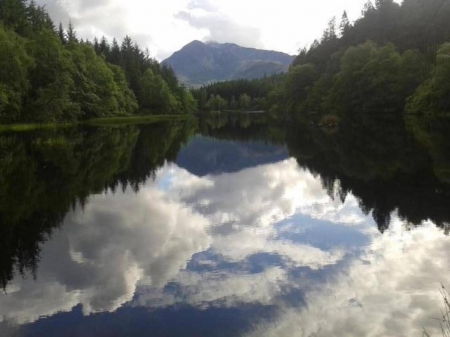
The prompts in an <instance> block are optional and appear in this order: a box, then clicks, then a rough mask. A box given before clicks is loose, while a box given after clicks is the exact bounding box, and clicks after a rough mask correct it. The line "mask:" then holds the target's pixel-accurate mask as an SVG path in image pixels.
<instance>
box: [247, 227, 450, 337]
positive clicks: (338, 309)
mask: <svg viewBox="0 0 450 337" xmlns="http://www.w3.org/2000/svg"><path fill="white" fill-rule="evenodd" d="M403 225H404V224H403V223H402V222H401V221H399V220H398V218H397V219H396V221H395V223H394V224H392V228H391V229H390V230H389V231H387V232H386V233H385V235H382V236H380V237H379V238H378V239H377V240H374V241H373V242H372V244H371V245H370V246H369V247H367V249H366V253H365V254H364V255H363V256H362V257H361V259H359V260H355V261H354V262H353V263H352V264H351V265H350V266H349V267H348V269H345V270H344V271H343V272H342V273H341V274H339V275H337V276H336V277H335V278H334V281H330V282H329V283H327V284H325V285H322V286H320V287H317V288H316V289H315V290H314V291H311V292H309V293H308V294H307V298H306V302H307V307H306V308H302V309H294V308H293V309H286V310H285V311H282V312H281V314H280V317H279V318H278V319H277V322H276V323H275V324H272V325H268V324H266V323H261V325H260V326H259V327H258V328H256V329H255V331H254V332H252V333H251V334H250V335H252V336H280V337H283V336H299V337H301V336H317V337H320V336H331V335H333V336H374V337H375V336H376V337H378V336H379V337H381V336H421V335H422V327H427V330H428V332H430V333H431V334H432V335H440V331H439V329H437V328H436V324H437V323H436V321H435V320H433V319H431V317H439V316H440V315H439V314H440V312H439V310H440V308H441V307H442V305H443V302H442V298H441V295H440V292H439V289H440V282H442V283H444V284H450V278H449V276H448V273H447V271H448V269H449V268H450V254H449V253H450V241H449V240H448V237H447V236H445V235H444V233H443V232H442V231H441V230H440V229H438V228H436V226H435V225H434V224H424V226H423V227H420V228H417V229H414V230H412V231H411V232H405V230H404V227H403Z"/></svg>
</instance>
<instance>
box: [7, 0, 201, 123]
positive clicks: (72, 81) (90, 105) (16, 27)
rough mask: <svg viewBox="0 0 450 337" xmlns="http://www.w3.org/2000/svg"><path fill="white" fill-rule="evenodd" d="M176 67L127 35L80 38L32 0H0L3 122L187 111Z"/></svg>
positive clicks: (190, 106) (191, 106) (187, 96)
mask: <svg viewBox="0 0 450 337" xmlns="http://www.w3.org/2000/svg"><path fill="white" fill-rule="evenodd" d="M194 107H195V101H194V99H193V97H192V95H191V94H190V92H189V91H188V90H186V89H185V88H184V87H183V86H182V85H181V84H180V83H179V82H178V80H177V78H176V76H175V74H174V72H173V71H172V69H170V68H168V67H167V66H161V65H160V64H159V63H158V62H157V61H156V60H154V59H152V58H151V57H150V56H149V53H148V52H145V51H143V50H142V49H141V48H140V47H139V46H138V45H137V44H136V43H134V42H133V41H132V39H131V38H130V37H128V36H127V37H126V38H125V39H124V40H123V41H122V43H121V45H119V44H118V42H117V41H116V40H113V41H112V43H111V44H109V43H108V41H107V40H106V39H105V38H102V39H101V41H100V42H98V40H97V39H96V40H95V41H94V42H89V41H83V40H80V39H79V38H78V37H77V34H76V31H75V29H74V27H73V25H72V24H69V27H68V28H67V29H64V28H63V26H62V25H61V24H60V25H59V27H58V28H56V27H55V25H54V23H53V22H52V20H51V18H50V17H49V15H48V13H47V12H46V11H45V9H44V8H43V7H42V6H38V5H36V4H35V3H34V1H31V2H28V1H26V0H0V122H19V121H20V122H60V121H73V120H81V119H89V118H96V117H110V116H125V115H130V114H135V113H140V114H181V113H189V112H191V111H192V110H193V109H194Z"/></svg>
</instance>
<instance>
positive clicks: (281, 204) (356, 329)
mask: <svg viewBox="0 0 450 337" xmlns="http://www.w3.org/2000/svg"><path fill="white" fill-rule="evenodd" d="M351 127H352V129H351V130H352V134H349V132H350V131H349V130H350V128H351ZM381 127H383V128H384V129H385V130H386V128H387V130H386V132H385V136H383V137H381V136H377V134H376V132H374V131H375V130H376V128H381ZM395 128H397V127H396V126H395V123H394V124H393V123H388V124H386V123H385V122H383V121H380V122H379V124H375V123H374V124H372V125H365V126H360V127H359V128H354V125H351V123H349V125H347V124H345V123H342V124H341V125H340V126H339V130H338V131H337V130H333V131H332V132H329V130H328V131H327V130H322V129H319V128H317V127H315V126H313V125H308V124H305V125H303V126H296V129H295V132H292V131H291V130H290V129H289V128H288V129H286V128H285V127H284V126H281V125H278V124H277V123H276V122H273V121H270V120H269V117H268V116H266V115H258V116H247V115H223V114H221V115H217V114H216V115H209V116H203V117H201V118H200V119H199V120H198V121H197V120H188V121H180V122H168V123H158V124H152V125H145V126H133V125H129V126H115V127H102V128H77V129H65V130H56V131H45V132H34V133H20V134H12V133H7V134H0V172H1V173H0V187H1V190H2V193H1V194H0V243H1V245H0V250H1V258H0V277H1V281H2V284H3V287H4V290H5V291H4V292H3V293H2V294H0V331H2V332H3V334H6V336H9V335H11V336H13V335H19V336H43V335H45V336H113V335H118V336H120V335H131V336H149V335H155V336H160V335H164V336H179V335H183V336H198V335H202V336H236V335H242V336H312V335H314V336H330V335H335V336H341V335H355V336H392V335H405V336H406V335H408V336H413V335H417V336H419V335H421V333H422V327H423V326H426V327H427V330H428V331H429V332H431V333H433V332H434V333H439V330H437V329H436V330H433V329H434V328H436V322H435V321H433V320H432V319H430V317H438V316H439V309H440V306H441V295H440V293H439V286H440V282H442V283H443V284H450V282H449V281H450V279H449V276H448V275H447V273H446V271H447V270H448V269H449V266H450V254H449V253H450V241H449V240H448V237H447V235H446V234H447V224H448V221H449V219H450V208H449V207H447V205H448V204H449V203H448V202H449V199H450V197H449V193H448V191H449V186H448V185H447V183H446V181H447V180H446V175H445V172H446V170H445V167H446V166H445V165H446V164H445V163H446V162H447V161H446V160H447V159H446V158H445V157H443V156H442V153H443V152H442V151H441V152H439V151H437V150H436V151H430V150H429V149H426V148H424V147H423V146H422V145H421V143H420V142H418V141H417V140H416V138H415V137H414V136H413V134H412V133H409V132H407V131H405V129H400V131H399V129H395ZM386 135H387V136H386ZM389 137H392V139H390V138H389ZM393 139H395V142H393ZM355 140H357V141H355ZM383 147H384V148H383ZM0 335H1V334H0Z"/></svg>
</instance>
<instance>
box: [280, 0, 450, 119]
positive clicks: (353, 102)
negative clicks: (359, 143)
mask: <svg viewBox="0 0 450 337" xmlns="http://www.w3.org/2000/svg"><path fill="white" fill-rule="evenodd" d="M448 41H450V2H449V1H448V0H404V1H403V3H402V4H401V5H399V4H397V3H396V2H394V1H393V0H376V1H375V3H374V4H373V3H372V2H371V1H369V2H367V3H366V5H365V6H364V10H363V12H362V17H361V18H359V19H358V20H356V21H355V22H354V23H353V24H351V23H350V22H349V20H348V18H347V15H346V13H345V12H344V14H343V16H342V20H341V23H340V24H339V25H337V24H336V20H335V19H332V20H331V21H330V23H329V26H328V28H327V29H326V30H325V32H324V34H323V36H322V38H321V39H320V41H315V42H314V43H313V44H312V46H311V47H310V48H309V49H308V50H307V49H304V50H302V51H301V52H300V54H299V55H298V56H297V58H296V59H295V60H294V62H293V65H292V67H291V69H290V71H289V73H288V75H287V78H286V82H285V85H284V89H283V92H281V93H280V98H281V99H280V101H279V102H280V103H279V106H278V108H279V110H280V111H283V112H287V113H288V114H289V115H291V116H318V117H323V116H325V115H328V114H333V115H337V116H340V117H344V116H346V115H350V114H361V113H362V114H376V115H378V116H383V117H388V118H392V117H393V116H394V115H401V114H403V113H404V112H405V111H407V112H409V113H412V114H421V113H427V114H429V113H432V114H436V113H439V114H442V113H448V112H450V110H449V107H450V106H449V97H450V88H449V85H450V80H449V79H448V78H449V77H448V76H446V75H445V74H446V72H448V71H449V70H448V69H450V65H449V63H448V62H447V59H448V57H449V56H450V48H449V44H447V43H446V42H448Z"/></svg>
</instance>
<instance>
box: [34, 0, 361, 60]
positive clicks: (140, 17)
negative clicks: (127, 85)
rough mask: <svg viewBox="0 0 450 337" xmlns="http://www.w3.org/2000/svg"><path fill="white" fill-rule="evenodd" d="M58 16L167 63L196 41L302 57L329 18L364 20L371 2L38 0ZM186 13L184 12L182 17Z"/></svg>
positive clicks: (85, 34)
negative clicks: (129, 41) (129, 40)
mask: <svg viewBox="0 0 450 337" xmlns="http://www.w3.org/2000/svg"><path fill="white" fill-rule="evenodd" d="M37 2H38V3H39V4H45V5H46V6H47V9H48V10H49V12H50V14H51V16H52V18H53V19H54V20H55V21H56V22H57V23H58V21H62V22H63V23H64V24H65V25H67V23H68V20H69V19H72V21H73V23H74V24H75V26H76V28H77V30H78V33H79V35H80V36H82V37H84V38H89V39H92V38H93V37H94V36H99V37H100V36H102V35H105V36H107V37H109V38H112V37H116V38H118V39H119V40H121V39H122V38H123V37H124V36H125V35H130V36H133V37H134V38H135V39H137V41H138V43H139V44H140V45H141V46H143V47H148V48H149V49H150V51H151V53H152V55H153V56H155V57H157V58H158V59H159V60H162V59H164V58H166V57H168V56H170V54H172V53H173V52H175V51H177V50H178V49H180V48H181V47H182V46H184V45H186V44H187V43H189V42H191V41H192V40H203V41H206V40H216V41H218V42H231V43H237V44H242V45H244V46H247V47H261V48H265V49H273V50H279V51H283V52H287V53H290V54H296V53H297V51H298V49H299V48H302V47H304V46H305V45H309V44H310V43H311V42H312V41H313V40H314V39H315V38H320V36H321V34H322V32H323V30H324V29H325V28H326V25H327V22H328V21H329V19H330V18H331V17H332V16H334V15H336V16H337V19H338V21H339V19H340V15H341V14H342V12H343V11H344V10H347V12H348V13H349V16H350V18H351V19H356V18H357V17H359V14H360V11H361V9H362V7H363V4H364V3H365V2H366V0H339V1H330V0H314V1H312V0H302V1H292V0H277V1H259V0H245V1H242V0H239V1H237V0H209V1H208V0H191V1H190V0H169V1H154V0H149V1H141V0H95V1H87V0H70V1H69V0H37ZM180 13H182V14H180Z"/></svg>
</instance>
